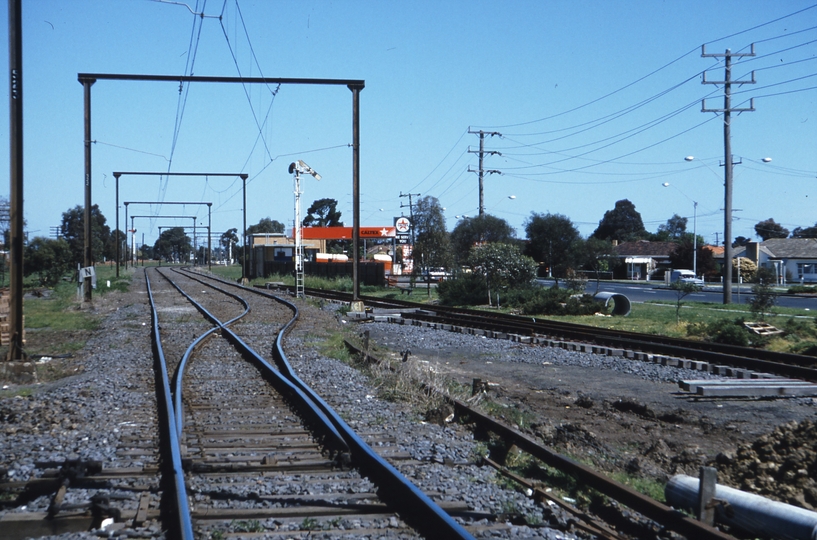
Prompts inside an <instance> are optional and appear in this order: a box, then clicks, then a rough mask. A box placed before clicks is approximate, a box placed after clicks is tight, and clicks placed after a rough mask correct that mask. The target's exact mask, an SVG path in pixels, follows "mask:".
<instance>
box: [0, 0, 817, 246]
mask: <svg viewBox="0 0 817 540" xmlns="http://www.w3.org/2000/svg"><path fill="white" fill-rule="evenodd" d="M202 10H203V12H204V14H205V18H203V19H202V18H201V17H198V16H196V15H194V14H193V13H192V12H201V11H202ZM219 16H220V17H221V18H220V19H219ZM6 17H7V9H3V10H2V13H0V24H2V25H3V27H4V28H6V27H7V25H8V22H7V20H6ZM752 43H754V44H755V52H756V54H757V56H756V57H754V58H735V60H734V66H733V80H749V79H750V78H751V72H752V70H754V71H755V78H756V81H757V83H756V84H754V85H743V86H734V87H733V106H734V107H748V106H749V98H751V97H754V98H755V102H754V104H755V108H756V110H755V111H754V112H745V113H742V114H740V115H734V116H733V123H732V150H733V154H734V156H735V159H736V160H740V161H742V164H740V165H737V166H736V167H735V183H734V208H735V209H736V211H735V221H734V225H733V236H738V235H742V236H747V237H754V229H753V227H754V225H755V224H756V223H757V222H758V221H761V220H764V219H767V218H773V219H775V220H776V221H777V222H779V223H782V224H783V225H784V226H785V227H787V228H789V229H793V228H795V227H797V226H801V227H807V226H812V225H814V224H815V222H817V4H815V3H814V0H806V1H799V0H787V1H784V2H769V1H767V0H763V1H752V0H747V1H744V0H741V1H737V0H724V1H719V2H711V1H680V0H679V1H658V0H643V1H639V0H618V1H615V0H611V1H601V0H599V1H580V0H579V1H566V0H565V1H524V2H523V1H511V2H502V3H500V2H487V1H475V2H467V3H466V2H446V1H442V2H441V1H438V0H434V1H416V2H396V1H369V2H355V1H334V2H329V1H305V0H297V1H274V2H273V1H258V0H257V1H251V0H238V1H237V0H226V1H225V0H209V1H208V2H206V4H205V3H204V2H202V1H199V2H196V0H180V1H179V2H170V1H167V2H157V1H151V0H118V1H113V0H75V1H71V2H66V1H64V0H24V1H23V47H24V52H23V62H24V64H23V66H24V67H23V91H24V107H25V113H24V115H25V116H24V129H25V140H24V150H25V164H24V167H25V218H26V220H27V224H28V231H29V236H30V237H33V236H48V235H49V233H50V229H51V227H56V226H58V225H59V224H60V220H61V216H62V213H63V212H64V211H66V210H68V209H69V208H72V207H74V206H76V205H82V204H83V200H84V199H83V196H84V191H83V174H84V165H83V164H84V161H83V96H82V86H81V85H80V84H79V83H78V82H77V74H78V73H81V72H92V73H131V74H133V73H139V74H166V75H183V74H188V75H189V74H191V73H192V74H193V75H213V76H239V75H242V76H253V77H255V76H260V75H263V76H267V77H303V78H307V77H308V78H339V79H364V80H365V81H366V88H365V89H364V90H363V91H362V92H361V99H360V104H361V111H360V114H361V219H362V225H372V226H378V225H390V224H391V223H392V220H393V218H394V217H395V216H399V215H401V212H404V213H406V214H408V208H407V207H402V208H401V205H407V204H408V199H407V198H400V197H399V195H400V193H401V192H402V193H414V194H416V193H420V194H421V195H423V196H426V195H431V196H434V197H437V198H438V199H439V201H440V203H441V205H442V206H443V207H445V208H446V217H447V223H448V229H449V230H451V229H452V228H453V227H454V225H455V224H456V221H457V218H456V216H462V215H470V216H474V215H476V214H477V209H478V191H477V175H476V174H475V173H473V172H468V169H469V168H471V169H472V170H473V169H476V168H477V164H478V161H477V155H476V154H475V153H473V152H474V151H476V150H477V149H478V145H479V139H478V137H477V136H476V135H473V134H469V133H468V131H469V129H471V130H480V129H482V130H485V131H490V132H498V133H500V134H501V136H494V137H487V138H486V150H491V151H496V152H500V153H501V155H498V154H494V155H490V156H486V158H485V168H486V169H489V170H496V171H500V174H489V175H487V176H486V178H485V201H486V209H487V212H488V213H490V214H493V215H496V216H498V217H501V218H503V219H506V220H507V221H508V222H509V223H510V224H511V225H512V226H513V227H515V228H516V231H517V235H518V236H519V237H522V238H524V236H525V232H524V222H525V220H526V219H527V218H529V217H530V215H531V212H537V213H547V212H550V213H559V214H563V215H565V216H567V217H569V218H570V219H571V220H572V221H573V222H574V223H575V224H576V225H577V227H578V228H579V230H580V231H581V233H582V234H583V235H584V236H587V235H589V234H591V233H592V232H593V230H594V229H595V228H596V226H597V225H598V222H599V220H600V219H601V218H602V216H603V215H604V212H605V211H607V210H609V209H611V208H613V206H614V204H615V202H616V201H617V200H620V199H629V200H631V201H632V202H633V203H634V204H635V205H636V209H637V210H638V211H639V212H640V213H641V215H642V218H643V220H644V222H645V225H646V228H647V229H648V230H650V231H655V230H656V229H657V228H658V226H659V225H661V224H663V223H665V222H666V220H667V219H668V218H670V217H671V216H672V215H673V214H676V213H677V214H679V215H681V216H685V217H689V218H690V219H689V229H690V230H691V229H692V221H693V220H692V217H693V206H694V205H693V201H697V202H698V210H697V231H698V234H700V235H701V236H703V237H704V238H705V239H706V240H707V241H708V242H714V241H715V239H716V233H719V234H722V230H723V211H722V208H723V206H724V200H723V167H721V166H720V163H721V162H722V161H723V159H724V155H723V151H724V149H723V122H722V119H721V118H720V117H719V116H718V115H716V114H714V113H704V112H701V100H702V99H703V98H706V106H707V107H708V108H722V107H723V97H722V96H723V93H722V88H721V87H720V86H716V85H708V84H707V85H704V84H702V83H701V81H702V77H701V74H702V72H703V71H704V70H710V71H708V73H707V79H708V80H715V81H717V80H722V79H723V77H724V69H723V63H722V59H720V58H702V57H701V45H702V44H706V50H707V52H708V53H723V52H724V51H725V50H726V49H731V50H732V51H733V52H748V51H749V46H750V45H751V44H752ZM0 46H1V47H2V48H3V51H2V53H1V54H2V55H3V57H4V58H8V51H7V47H8V43H7V40H6V41H5V42H3V43H2V45H0ZM191 66H192V67H191ZM4 88H5V95H6V102H8V97H7V96H8V70H6V71H5V72H4ZM351 96H352V94H351V92H350V91H349V90H348V89H346V88H345V87H305V86H282V87H280V88H275V87H262V86H260V85H256V86H254V87H247V88H243V87H241V86H239V85H215V84H209V85H208V84H194V85H191V86H188V87H185V88H183V89H182V93H181V94H180V92H179V85H178V84H177V83H137V82H112V81H99V82H97V83H96V84H95V85H94V86H93V87H92V103H93V109H92V111H93V116H92V120H93V128H92V138H93V140H95V141H96V144H94V145H93V200H94V202H95V203H97V204H99V206H100V208H101V210H102V212H103V214H104V215H105V216H106V217H107V218H108V223H109V224H110V225H111V226H112V227H113V226H114V218H115V213H116V212H115V189H114V178H113V176H112V172H113V171H167V170H168V168H169V169H170V170H171V171H175V172H199V171H202V172H204V171H206V172H243V173H247V174H248V175H249V178H250V180H249V182H248V187H247V192H248V196H247V198H248V201H247V215H248V217H247V220H248V224H254V223H257V222H258V221H259V220H260V219H262V218H264V217H270V218H272V219H276V220H278V221H281V222H284V223H286V224H287V225H291V224H292V220H293V193H292V191H293V190H292V187H293V186H292V184H293V179H292V176H291V175H290V174H288V171H287V168H288V166H289V164H290V163H291V162H292V161H294V160H297V159H302V160H304V161H306V162H307V163H308V164H309V165H311V166H312V167H313V168H314V169H315V170H316V171H318V172H319V173H320V174H321V175H322V176H323V179H322V180H321V181H320V182H316V181H314V180H313V179H312V178H307V179H305V180H304V181H303V190H304V195H303V209H304V211H305V209H306V207H308V206H309V204H310V203H311V202H312V201H313V200H315V199H319V198H324V197H329V198H334V199H337V200H338V201H339V209H340V210H341V211H342V213H343V216H342V219H343V220H344V221H345V222H346V223H347V224H349V225H351V222H352V201H351V192H352V159H351V148H350V147H349V145H350V143H351V140H352V133H351V117H352V112H351V106H352V97H351ZM7 118H8V117H7V116H6V115H3V119H2V128H0V142H2V145H3V147H4V148H8V132H9V131H8V119H7ZM259 126H260V129H259ZM469 149H470V150H471V153H469ZM685 156H694V157H695V159H694V160H693V161H691V162H687V161H685V160H684V157H685ZM765 157H771V158H772V161H771V162H770V163H764V162H763V161H762V158H765ZM0 166H2V167H3V170H5V171H8V170H9V167H8V152H6V151H4V152H2V153H0ZM664 183H669V186H668V187H664V186H663V185H662V184H664ZM5 186H8V183H6V184H5ZM7 189H8V188H7V187H4V188H3V189H2V190H0V195H3V196H6V197H7V196H8V191H7ZM510 196H515V198H514V199H511V198H510ZM160 200H161V201H170V202H172V201H186V202H211V203H213V206H212V208H213V215H212V219H213V231H214V232H222V231H224V230H226V229H228V228H231V227H237V228H239V229H240V228H241V226H242V223H241V215H242V197H241V183H240V181H238V180H234V179H223V178H209V179H205V178H196V179H184V178H174V177H171V178H170V179H167V177H163V178H161V179H159V178H155V177H123V178H122V180H121V182H120V202H124V201H160ZM129 212H130V214H131V215H197V216H198V220H199V222H200V223H204V224H206V221H207V212H206V206H199V205H190V206H184V207H182V206H178V205H172V206H171V205H165V206H162V207H161V208H160V207H158V206H153V207H148V206H139V207H137V206H131V207H130V210H129ZM121 216H122V217H121V219H123V221H121V222H120V228H122V229H125V228H126V225H125V223H124V209H123V210H122V212H121ZM191 222H192V220H182V221H178V220H172V219H167V218H164V219H155V220H151V219H138V220H137V221H136V223H135V225H136V228H137V229H138V231H139V234H138V236H137V238H138V239H139V240H141V238H140V236H141V234H142V233H144V234H145V241H146V242H147V243H149V244H152V243H153V242H154V241H155V239H156V237H157V236H158V226H163V227H164V226H173V225H189V224H190V223H191ZM128 225H129V224H128ZM721 238H722V236H721Z"/></svg>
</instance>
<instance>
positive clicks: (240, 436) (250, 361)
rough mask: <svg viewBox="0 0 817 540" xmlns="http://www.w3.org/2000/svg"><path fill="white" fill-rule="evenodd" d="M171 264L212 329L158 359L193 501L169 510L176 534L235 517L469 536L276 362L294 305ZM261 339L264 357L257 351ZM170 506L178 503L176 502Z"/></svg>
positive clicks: (330, 529) (269, 524) (326, 530)
mask: <svg viewBox="0 0 817 540" xmlns="http://www.w3.org/2000/svg"><path fill="white" fill-rule="evenodd" d="M173 274H174V275H173V276H169V275H167V273H165V274H164V279H165V280H166V281H167V283H168V284H169V285H171V286H173V287H174V288H175V289H176V290H177V291H178V293H182V294H184V295H185V297H186V299H187V300H188V301H189V302H190V303H191V304H193V305H195V307H196V309H197V310H198V311H200V312H202V313H203V314H205V317H206V318H207V319H209V321H210V323H211V324H213V325H215V326H214V328H216V330H215V331H213V330H206V331H205V332H202V333H200V334H198V337H197V338H196V340H195V341H194V342H193V343H192V344H190V345H189V346H188V347H187V349H186V350H185V352H184V353H183V354H182V355H181V356H179V355H178V354H177V353H178V351H176V354H172V355H168V356H167V357H168V358H170V357H173V358H181V361H180V363H179V364H178V365H177V366H173V365H168V372H169V373H170V372H174V373H176V375H175V376H173V379H174V397H175V399H174V406H173V408H172V412H173V413H174V414H175V419H174V420H173V421H172V422H168V424H169V425H170V427H171V429H172V428H173V426H174V425H175V429H176V431H177V433H178V439H179V440H178V444H179V448H180V459H181V460H182V461H183V468H184V471H185V473H186V477H187V478H186V486H185V488H186V489H187V498H188V499H189V500H191V501H192V503H191V505H190V518H189V519H190V521H191V523H190V525H188V524H187V523H185V518H184V516H181V517H180V519H179V525H178V529H179V531H180V533H181V536H182V537H184V536H185V534H186V529H188V528H189V530H191V531H192V529H193V527H195V529H196V532H197V534H198V535H202V534H207V535H212V534H213V533H214V531H219V530H221V531H230V530H231V529H230V526H231V524H232V527H233V529H234V528H235V523H236V521H240V522H241V524H242V525H241V528H243V529H247V530H246V531H245V532H263V533H264V534H265V535H266V536H275V535H276V534H275V533H278V534H279V535H281V536H282V537H301V536H303V537H306V536H309V535H311V534H314V532H316V531H320V533H321V534H323V535H337V536H344V535H347V536H348V535H349V534H350V529H354V533H353V535H363V536H366V535H371V534H376V532H377V531H379V530H383V529H388V530H389V531H390V533H394V534H398V535H402V536H407V537H411V536H415V535H422V536H424V537H428V538H470V537H471V535H470V533H468V532H467V531H466V530H465V529H464V528H463V527H462V526H460V525H459V524H458V523H457V522H455V521H454V520H453V519H452V518H451V517H450V516H449V515H448V514H446V513H445V512H444V511H443V510H442V509H440V507H439V506H437V505H436V504H435V503H434V502H432V501H431V500H430V499H429V498H428V497H426V496H425V495H424V494H423V493H422V492H420V491H419V490H418V489H416V488H415V487H414V486H413V485H411V484H410V483H409V482H408V481H407V480H406V479H405V478H403V477H402V476H401V475H400V474H399V473H397V471H396V470H395V469H394V468H393V467H392V466H391V465H389V464H388V463H387V462H386V461H385V460H384V459H383V458H381V457H380V456H379V455H377V454H375V453H374V452H373V451H372V450H371V448H369V447H368V445H366V444H365V443H364V442H363V441H362V439H360V437H359V436H358V435H356V434H355V433H354V432H353V431H352V430H351V429H349V427H348V425H346V424H345V422H344V421H343V420H342V419H340V417H338V416H337V415H336V414H335V413H334V411H332V410H331V409H330V408H328V406H326V404H325V403H324V402H323V401H322V399H321V398H319V397H318V396H317V395H315V394H314V393H313V392H312V391H311V390H310V389H309V388H308V387H306V385H304V384H303V383H302V382H301V381H300V380H299V379H298V378H297V376H295V374H294V373H292V372H291V370H289V369H287V366H286V365H287V361H286V357H285V355H284V353H283V351H282V350H281V349H280V341H281V335H282V333H283V331H284V330H285V329H287V328H288V327H289V326H290V325H291V324H292V323H293V322H294V317H296V316H297V310H296V309H295V308H294V306H293V305H291V304H286V303H283V302H280V301H278V300H276V299H274V298H261V299H260V301H259V299H258V298H253V299H252V300H249V299H247V298H244V297H242V296H239V294H237V293H235V292H232V291H227V290H226V289H225V288H224V287H225V286H226V285H225V284H220V285H213V284H212V283H211V282H208V281H206V280H203V279H201V278H193V277H191V276H190V275H182V274H181V273H180V272H174V273H173ZM153 281H156V280H153ZM180 283H184V285H183V286H182V285H181V284H180ZM165 290H166V289H165ZM184 291H187V292H184ZM155 297H156V294H154V298H155ZM250 304H252V309H250ZM171 309H175V308H174V306H173V305H171ZM160 312H161V311H160ZM160 319H161V316H160ZM160 326H165V324H160ZM271 327H272V328H273V329H274V331H272V332H271V331H270V329H271ZM276 327H277V328H276ZM190 330H191V329H190V328H189V324H183V325H182V326H181V327H180V328H179V330H178V332H180V335H181V336H182V337H181V338H180V339H178V338H177V339H174V338H173V337H172V336H169V335H168V331H167V330H164V331H163V332H162V334H163V337H162V342H175V341H178V342H179V343H183V342H184V341H185V339H184V336H185V335H190V334H189V332H190ZM259 330H260V332H259ZM197 331H198V329H197ZM217 334H219V335H220V338H219V339H217ZM259 334H260V335H259ZM276 335H277V336H278V337H277V339H276ZM187 341H189V339H188V340H187ZM273 342H275V343H276V347H275V348H273V347H271V345H272V343H273ZM177 347H178V346H177ZM262 347H264V348H267V349H268V350H270V353H271V356H273V357H275V358H274V362H275V363H276V366H275V367H273V365H272V364H271V363H270V362H271V361H272V360H267V359H265V358H264V355H263V354H259V353H258V352H257V351H258V350H263V349H262ZM284 374H285V375H286V376H283V375H284ZM362 472H364V473H365V474H366V475H367V476H368V477H365V476H364V475H363V474H361V473H362ZM171 499H172V500H176V501H181V500H182V499H183V497H181V496H175V497H172V498H171ZM176 509H177V510H179V511H180V512H179V513H180V514H183V513H184V508H183V504H181V505H177V507H176Z"/></svg>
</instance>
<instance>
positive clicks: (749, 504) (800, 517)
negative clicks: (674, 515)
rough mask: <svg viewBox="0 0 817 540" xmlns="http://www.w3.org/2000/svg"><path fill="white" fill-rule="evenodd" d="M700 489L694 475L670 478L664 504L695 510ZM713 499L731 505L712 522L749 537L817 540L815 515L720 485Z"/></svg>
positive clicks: (816, 515) (718, 513) (719, 512)
mask: <svg viewBox="0 0 817 540" xmlns="http://www.w3.org/2000/svg"><path fill="white" fill-rule="evenodd" d="M699 486H700V480H699V479H698V478H695V477H694V476H687V475H685V474H681V475H678V476H673V477H672V479H671V480H670V481H669V483H668V484H667V486H666V488H664V495H665V496H666V498H667V504H669V505H671V506H672V507H674V508H678V509H687V510H693V509H695V508H697V506H698V488H699ZM715 498H716V499H719V500H722V501H726V502H728V503H729V506H731V511H730V512H729V513H728V514H729V515H727V512H724V511H723V510H722V509H721V508H718V509H717V510H716V512H715V520H716V521H717V522H719V523H723V524H725V525H729V526H730V527H736V528H739V529H741V530H743V531H746V532H747V533H749V534H751V535H752V536H767V537H769V538H791V539H795V540H817V512H811V511H809V510H806V509H804V508H798V507H797V506H792V505H790V504H785V503H781V502H777V501H772V500H771V499H767V498H766V497H761V496H760V495H754V494H752V493H746V492H744V491H740V490H738V489H733V488H730V487H726V486H722V485H720V484H718V485H716V487H715Z"/></svg>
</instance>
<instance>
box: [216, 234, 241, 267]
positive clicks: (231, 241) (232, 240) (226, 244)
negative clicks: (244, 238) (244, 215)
mask: <svg viewBox="0 0 817 540" xmlns="http://www.w3.org/2000/svg"><path fill="white" fill-rule="evenodd" d="M219 244H220V245H221V246H222V247H223V248H224V249H226V250H227V262H228V263H230V264H232V259H233V254H234V253H237V252H238V229H236V228H235V227H233V228H232V229H229V230H227V231H225V232H223V233H221V238H219Z"/></svg>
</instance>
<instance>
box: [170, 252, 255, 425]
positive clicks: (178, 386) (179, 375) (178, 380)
mask: <svg viewBox="0 0 817 540" xmlns="http://www.w3.org/2000/svg"><path fill="white" fill-rule="evenodd" d="M156 271H157V272H158V274H159V275H160V276H162V277H163V278H165V279H166V280H167V281H169V282H170V283H171V285H174V287H175V284H174V283H173V281H171V280H170V279H168V278H167V276H166V275H165V274H164V272H162V271H161V270H159V269H158V268H157V270H156ZM176 290H178V291H179V292H180V293H182V294H183V295H184V296H185V297H186V298H187V299H188V300H190V297H189V296H187V295H186V294H185V293H184V292H182V291H181V290H180V289H178V287H177V288H176ZM222 292H224V293H225V294H227V295H228V296H230V297H231V298H234V299H235V300H237V301H238V302H240V303H241V304H242V305H243V306H244V312H243V313H241V315H238V316H237V317H234V318H232V319H230V320H229V321H227V322H225V323H224V326H229V325H231V324H233V323H234V322H236V321H238V320H240V319H242V318H243V317H245V316H246V315H247V314H248V313H249V312H250V305H249V304H248V303H247V301H246V300H244V299H243V298H241V297H240V296H238V295H235V294H232V293H229V292H226V291H222ZM193 305H194V306H195V307H196V309H199V308H200V306H199V305H197V304H196V303H195V302H194V303H193ZM202 309H203V308H202ZM204 314H205V317H207V316H208V315H209V313H207V310H204ZM211 322H212V320H211ZM220 329H221V326H220V325H216V326H214V327H213V328H211V329H210V330H208V331H207V332H205V333H203V334H202V335H200V336H199V337H197V338H196V339H195V340H194V341H193V343H191V344H190V346H189V347H187V350H186V351H184V354H183V355H182V359H181V362H179V366H178V367H177V368H176V372H175V373H174V374H173V398H174V410H175V413H176V434H177V436H178V437H179V438H180V439H181V436H182V432H183V431H184V403H183V401H182V381H183V378H184V370H185V368H186V367H187V361H188V360H189V359H190V356H191V355H192V354H193V352H195V351H196V349H198V347H199V346H200V345H201V344H202V343H204V341H205V340H206V339H207V338H210V337H212V336H213V334H215V333H216V332H218V331H219V330H220Z"/></svg>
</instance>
